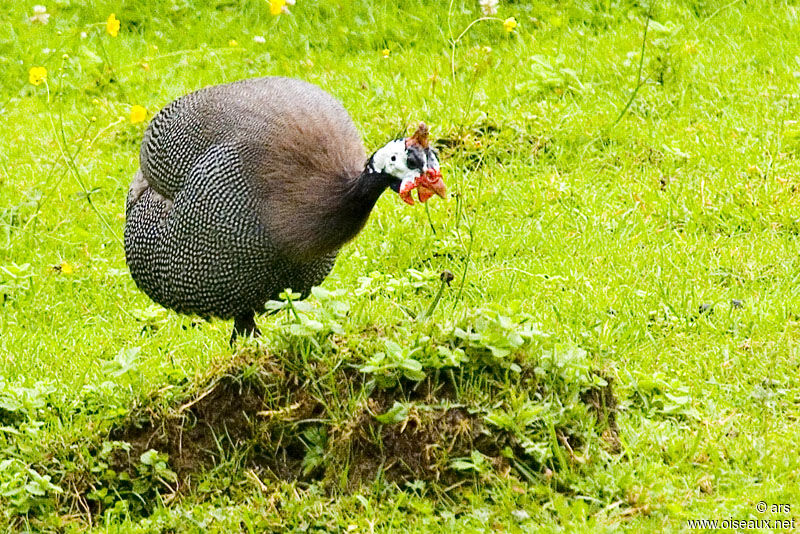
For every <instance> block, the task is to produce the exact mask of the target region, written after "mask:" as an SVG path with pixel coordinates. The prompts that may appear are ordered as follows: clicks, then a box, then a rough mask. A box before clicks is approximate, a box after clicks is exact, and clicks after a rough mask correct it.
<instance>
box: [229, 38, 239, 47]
mask: <svg viewBox="0 0 800 534" xmlns="http://www.w3.org/2000/svg"><path fill="white" fill-rule="evenodd" d="M228 46H239V43H238V42H237V41H236V39H231V40H230V41H228Z"/></svg>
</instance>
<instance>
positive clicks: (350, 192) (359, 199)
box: [343, 161, 390, 221]
mask: <svg viewBox="0 0 800 534" xmlns="http://www.w3.org/2000/svg"><path fill="white" fill-rule="evenodd" d="M389 180H390V177H389V176H387V175H385V174H383V173H381V172H377V171H375V170H374V169H373V168H372V165H371V161H370V162H367V164H366V166H365V167H364V170H363V171H361V174H360V175H359V176H357V177H355V178H354V179H352V180H350V181H349V183H348V184H347V189H346V190H345V191H344V192H343V200H344V204H345V205H346V206H348V208H349V209H348V211H350V213H351V214H352V215H353V216H363V217H364V220H365V221H366V218H367V217H368V216H369V213H370V212H371V211H372V208H373V207H374V206H375V203H376V202H377V201H378V198H379V197H380V196H381V194H383V192H384V190H386V188H387V187H388V186H389Z"/></svg>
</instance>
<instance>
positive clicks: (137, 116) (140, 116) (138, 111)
mask: <svg viewBox="0 0 800 534" xmlns="http://www.w3.org/2000/svg"><path fill="white" fill-rule="evenodd" d="M146 117H147V109H146V108H144V107H143V106H140V105H138V104H136V105H135V106H133V107H132V108H131V124H139V123H140V122H142V121H144V119H145V118H146Z"/></svg>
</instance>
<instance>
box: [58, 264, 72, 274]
mask: <svg viewBox="0 0 800 534" xmlns="http://www.w3.org/2000/svg"><path fill="white" fill-rule="evenodd" d="M58 270H59V271H61V274H72V273H73V269H72V265H70V264H69V263H67V262H63V263H62V264H61V265H59V266H58Z"/></svg>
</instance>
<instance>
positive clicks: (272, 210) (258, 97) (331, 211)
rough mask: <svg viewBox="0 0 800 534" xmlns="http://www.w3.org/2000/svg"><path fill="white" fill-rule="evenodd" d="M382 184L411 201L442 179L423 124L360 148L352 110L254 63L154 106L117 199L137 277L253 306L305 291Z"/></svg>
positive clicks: (249, 322) (225, 310) (188, 294)
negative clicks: (122, 205)
mask: <svg viewBox="0 0 800 534" xmlns="http://www.w3.org/2000/svg"><path fill="white" fill-rule="evenodd" d="M387 187H390V188H392V189H393V190H394V191H396V192H398V193H399V194H400V196H401V198H402V199H403V200H404V201H406V202H408V203H410V204H413V203H414V201H413V199H412V198H411V191H412V190H413V189H417V190H418V196H419V200H420V201H422V202H424V201H426V200H427V199H428V198H430V196H432V195H433V194H434V193H436V194H438V195H440V196H442V197H444V196H445V186H444V183H443V182H442V179H441V173H440V171H439V162H438V160H437V157H436V153H435V151H434V150H433V149H432V148H431V147H430V146H429V145H428V140H427V128H426V127H425V126H424V125H423V124H421V125H420V128H419V129H418V130H417V132H416V133H415V134H414V135H413V136H412V137H409V138H406V139H395V140H393V141H390V142H389V143H387V144H386V145H384V146H383V147H382V148H380V149H379V150H378V151H376V152H375V153H374V154H373V155H372V156H371V157H370V158H369V159H367V158H366V154H365V152H364V147H363V144H362V142H361V138H360V136H359V134H358V131H357V130H356V128H355V126H354V124H353V121H352V120H351V119H350V116H349V115H348V114H347V111H345V109H344V108H343V107H342V105H341V104H340V103H339V102H338V101H337V100H336V99H334V98H333V97H332V96H330V95H329V94H328V93H326V92H325V91H323V90H322V89H320V88H318V87H316V86H314V85H311V84H309V83H306V82H303V81H300V80H294V79H289V78H277V77H266V78H257V79H251V80H243V81H239V82H234V83H230V84H225V85H218V86H213V87H208V88H205V89H201V90H199V91H196V92H194V93H191V94H189V95H186V96H184V97H182V98H179V99H178V100H175V101H174V102H172V103H171V104H169V105H167V106H166V107H165V108H164V109H162V110H161V111H160V112H159V113H158V114H157V115H156V116H155V117H154V118H153V120H152V122H151V123H150V125H149V127H148V128H147V130H146V132H145V134H144V139H143V141H142V147H141V154H140V169H139V171H138V172H137V173H136V176H135V177H134V179H133V183H131V186H130V190H129V192H128V199H127V204H126V223H125V255H126V259H127V262H128V266H129V267H130V271H131V275H132V276H133V279H134V280H135V281H136V284H137V285H138V286H139V287H140V288H141V289H142V290H143V291H144V292H145V293H147V295H149V296H150V297H151V298H152V299H153V300H154V301H156V302H158V303H159V304H161V305H163V306H165V307H167V308H171V309H173V310H175V311H177V312H180V313H193V314H198V315H200V316H203V317H212V316H213V317H220V318H224V319H227V318H233V319H234V330H233V335H232V337H231V341H233V340H234V339H235V338H236V336H237V335H242V334H253V335H257V334H258V329H257V328H256V325H255V314H256V313H259V312H261V311H263V310H264V304H265V303H266V301H267V300H270V299H275V298H278V295H279V294H280V293H281V292H282V291H283V290H284V289H286V288H292V289H293V290H295V291H299V292H300V293H301V294H302V295H303V296H305V295H307V294H308V292H309V291H310V289H311V287H312V286H314V285H316V284H319V283H320V282H322V280H323V279H324V278H325V277H326V276H327V275H328V273H329V272H330V270H331V268H332V267H333V263H334V261H335V259H336V254H337V252H338V250H339V248H340V247H341V246H342V245H344V244H345V243H346V242H347V241H349V240H350V239H352V238H353V237H355V235H356V234H357V233H358V232H359V231H360V230H361V228H362V227H363V226H364V224H365V222H366V220H367V217H368V216H369V213H370V211H371V210H372V208H373V206H374V205H375V202H376V201H377V199H378V197H379V196H380V195H381V193H382V192H383V191H384V190H385V189H386V188H387Z"/></svg>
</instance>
